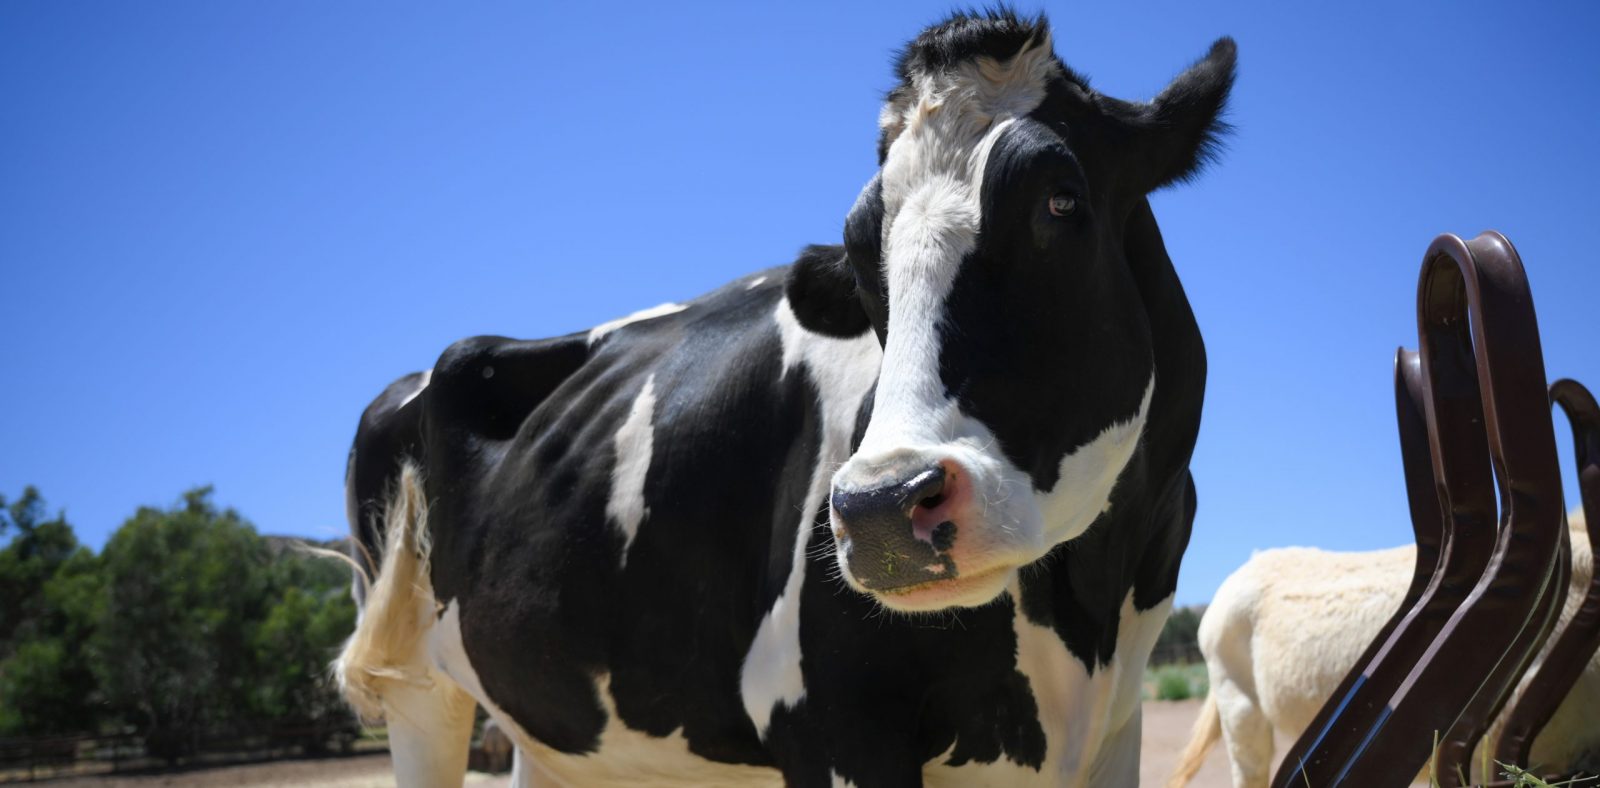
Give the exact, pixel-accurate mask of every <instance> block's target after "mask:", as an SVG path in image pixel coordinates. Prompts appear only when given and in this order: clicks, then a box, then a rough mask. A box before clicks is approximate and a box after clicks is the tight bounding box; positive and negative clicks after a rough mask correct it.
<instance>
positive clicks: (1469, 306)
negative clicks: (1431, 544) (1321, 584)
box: [1341, 232, 1561, 786]
mask: <svg viewBox="0 0 1600 788" xmlns="http://www.w3.org/2000/svg"><path fill="white" fill-rule="evenodd" d="M1417 317H1418V328H1419V334H1420V339H1421V344H1422V360H1423V368H1424V371H1425V373H1426V376H1427V377H1426V379H1427V383H1428V385H1427V390H1428V392H1429V396H1428V398H1427V403H1428V412H1429V417H1430V423H1432V424H1433V426H1434V429H1433V431H1432V433H1431V436H1430V437H1431V438H1432V439H1433V444H1432V445H1433V449H1434V451H1433V456H1434V474H1435V476H1436V477H1438V478H1439V479H1441V480H1443V482H1444V484H1443V489H1444V492H1445V498H1444V500H1445V503H1446V506H1447V510H1448V511H1449V513H1450V518H1451V519H1454V520H1455V521H1456V530H1457V535H1458V536H1460V532H1461V531H1463V530H1464V529H1465V528H1471V527H1473V526H1474V525H1487V523H1486V522H1484V521H1482V520H1480V518H1481V516H1482V514H1483V513H1484V512H1485V511H1487V512H1493V511H1494V509H1493V505H1492V504H1493V502H1492V501H1490V507H1489V508H1487V509H1485V508H1484V507H1483V501H1482V491H1481V490H1478V489H1474V488H1472V487H1470V486H1468V485H1466V484H1453V483H1452V481H1453V479H1454V480H1456V481H1475V478H1468V479H1465V480H1463V479H1456V478H1455V477H1456V476H1457V472H1458V471H1460V470H1463V469H1466V470H1468V471H1469V474H1468V477H1474V476H1475V474H1476V471H1477V470H1478V469H1479V468H1480V467H1481V464H1482V460H1481V456H1482V445H1481V444H1479V445H1476V446H1474V445H1472V444H1471V443H1464V442H1461V441H1458V440H1456V438H1459V437H1461V435H1460V434H1451V433H1449V432H1447V431H1446V426H1447V425H1446V424H1445V422H1444V421H1442V420H1441V419H1439V418H1437V417H1438V416H1439V415H1440V414H1439V412H1438V411H1439V410H1440V409H1441V408H1442V407H1444V406H1445V405H1446V404H1447V401H1448V400H1447V398H1448V397H1449V395H1450V394H1455V393H1459V392H1460V391H1461V389H1460V388H1459V383H1460V381H1458V380H1452V376H1455V375H1458V374H1460V373H1463V372H1466V371H1467V370H1470V369H1471V368H1472V365H1471V364H1470V361H1469V363H1468V364H1465V365H1463V364H1460V363H1459V362H1460V361H1463V360H1467V359H1469V358H1470V359H1471V360H1475V361H1476V362H1477V363H1476V372H1477V375H1476V377H1477V382H1478V387H1479V388H1480V389H1481V392H1482V411H1483V419H1484V421H1483V424H1484V426H1485V427H1486V428H1487V437H1488V448H1489V458H1490V462H1491V463H1492V465H1493V467H1494V470H1495V476H1496V481H1497V482H1498V485H1497V488H1496V492H1497V493H1498V498H1499V500H1500V503H1501V508H1502V511H1501V519H1500V527H1499V532H1498V534H1497V537H1496V539H1495V546H1494V552H1493V554H1492V555H1491V557H1490V560H1489V566H1488V569H1487V570H1486V571H1485V572H1484V575H1483V577H1482V578H1481V579H1480V580H1479V581H1478V583H1477V585H1476V586H1475V587H1474V588H1473V590H1472V592H1471V593H1470V594H1469V595H1468V598H1467V599H1466V601H1465V602H1463V603H1462V605H1461V606H1460V607H1459V608H1457V609H1456V611H1455V613H1454V614H1453V615H1452V616H1451V617H1450V619H1449V620H1448V621H1447V622H1446V623H1445V628H1444V630H1443V631H1442V632H1441V633H1440V634H1439V636H1438V637H1437V638H1435V639H1434V642H1433V644H1432V645H1431V646H1430V647H1429V648H1428V650H1427V651H1426V652H1425V653H1424V654H1423V656H1422V658H1421V660H1420V661H1419V662H1418V664H1416V665H1415V666H1413V667H1412V669H1411V671H1410V674H1409V675H1408V676H1407V677H1406V679H1405V680H1404V681H1403V682H1402V683H1401V685H1400V689H1399V690H1398V691H1397V692H1396V693H1395V694H1394V696H1393V697H1392V698H1391V699H1390V701H1389V703H1388V706H1389V708H1391V709H1392V710H1393V711H1392V713H1391V714H1390V715H1389V716H1388V717H1387V718H1386V719H1384V720H1382V721H1381V722H1380V724H1379V726H1377V727H1375V728H1374V729H1373V730H1372V731H1371V733H1370V734H1369V737H1368V740H1367V742H1366V743H1364V744H1363V746H1362V747H1361V748H1360V750H1358V752H1357V757H1356V758H1354V759H1353V760H1352V761H1351V762H1350V763H1349V764H1348V765H1347V768H1346V770H1345V771H1344V772H1343V773H1342V775H1341V776H1342V777H1343V778H1345V779H1348V780H1349V781H1350V783H1349V784H1351V785H1378V784H1380V782H1392V781H1394V780H1395V776H1394V775H1395V773H1396V772H1397V771H1398V772H1401V773H1402V774H1403V777H1402V778H1401V779H1402V780H1407V779H1409V778H1410V776H1411V774H1414V773H1415V771H1416V770H1417V769H1420V768H1421V767H1422V765H1423V764H1424V763H1425V762H1426V761H1427V759H1428V754H1429V750H1430V739H1431V734H1432V733H1433V732H1435V731H1438V732H1440V733H1441V734H1442V737H1441V740H1440V744H1439V747H1438V752H1437V754H1436V758H1437V759H1438V763H1439V765H1440V768H1439V778H1440V783H1441V785H1444V786H1451V785H1455V784H1459V783H1458V780H1461V778H1462V777H1463V776H1464V775H1463V771H1464V770H1463V769H1461V768H1460V767H1461V766H1463V765H1465V764H1466V762H1467V758H1468V757H1469V756H1470V754H1471V750H1472V746H1473V744H1474V743H1475V742H1476V741H1477V739H1478V738H1479V737H1481V736H1482V734H1483V730H1484V729H1485V728H1486V727H1487V726H1488V722H1489V719H1490V718H1491V717H1492V716H1493V715H1494V714H1495V712H1497V711H1498V710H1499V708H1500V705H1501V704H1502V703H1503V702H1504V700H1505V695H1506V693H1507V692H1508V691H1509V689H1510V686H1511V683H1512V682H1514V681H1515V679H1516V677H1517V676H1518V675H1520V674H1521V672H1522V670H1523V668H1524V666H1525V665H1526V663H1527V661H1528V659H1529V658H1530V657H1531V656H1532V654H1533V653H1534V651H1536V650H1537V649H1538V647H1539V644H1540V643H1541V642H1542V641H1543V639H1544V637H1545V636H1546V635H1547V634H1548V632H1549V628H1550V626H1551V624H1552V622H1553V618H1554V610H1555V606H1556V605H1558V604H1559V602H1558V601H1557V600H1558V597H1559V594H1558V593H1557V589H1555V588H1553V583H1552V581H1553V580H1554V579H1555V576H1556V574H1557V572H1556V569H1555V567H1556V566H1557V565H1558V563H1559V562H1558V558H1559V555H1560V544H1561V482H1560V475H1559V470H1558V468H1557V464H1556V452H1555V435H1554V432H1553V431H1552V429H1551V425H1550V417H1549V410H1548V407H1549V406H1548V400H1547V399H1546V397H1547V394H1546V390H1545V383H1544V381H1545V375H1544V356H1543V352H1542V350H1541V346H1540V342H1539V329H1538V322H1537V319H1536V318H1535V316H1534V311H1533V298H1532V294H1531V293H1530V292H1529V290H1528V282H1527V276H1526V274H1525V272H1524V271H1523V268H1522V261H1521V259H1520V258H1519V257H1518V256H1517V253H1516V250H1515V249H1514V248H1513V247H1512V246H1511V242H1510V241H1507V240H1506V239H1505V237H1504V236H1501V235H1500V234H1498V233H1492V232H1490V233H1484V234H1482V235H1479V236H1478V237H1477V238H1474V239H1473V240H1472V241H1471V242H1467V243H1464V242H1462V241H1461V239H1459V238H1457V237H1455V236H1452V235H1446V236H1441V237H1440V238H1438V239H1436V240H1435V241H1434V243H1433V245H1432V246H1431V247H1429V250H1428V253H1427V255H1426V256H1425V257H1424V261H1423V270H1422V277H1421V282H1420V284H1419V286H1418V305H1417ZM1446 387H1449V388H1450V389H1453V390H1450V391H1448V393H1447V392H1445V391H1441V390H1440V389H1441V388H1446ZM1449 404H1451V405H1462V404H1464V403H1461V402H1451V403H1449ZM1456 415H1457V416H1459V415H1461V414H1460V413H1457V414H1456ZM1464 432H1468V433H1470V434H1472V435H1473V437H1476V435H1480V434H1482V432H1483V431H1482V430H1471V431H1464ZM1489 522H1492V520H1491V521H1489ZM1553 602H1554V603H1555V604H1552V603H1553ZM1479 677H1481V680H1475V679H1479ZM1408 701H1409V702H1408ZM1380 731H1381V732H1383V733H1384V735H1383V736H1381V737H1379V736H1377V734H1378V733H1379V732H1380ZM1463 781H1464V780H1463Z"/></svg>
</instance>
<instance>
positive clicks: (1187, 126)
mask: <svg viewBox="0 0 1600 788" xmlns="http://www.w3.org/2000/svg"><path fill="white" fill-rule="evenodd" d="M1236 60H1237V55H1236V47H1235V46H1234V43H1233V39H1232V38H1228V37H1226V36H1224V37H1223V38H1219V39H1217V41H1216V43H1214V44H1212V45H1211V51H1210V52H1208V53H1206V56H1205V57H1203V58H1201V59H1200V60H1199V62H1197V63H1195V64H1194V65H1192V66H1190V67H1189V68H1188V70H1186V71H1184V72H1183V73H1182V74H1179V75H1178V77H1177V79H1174V80H1172V84H1170V85H1168V86H1167V87H1166V89H1165V90H1163V91H1161V95H1159V96H1156V98H1155V100H1154V101H1151V102H1150V103H1149V104H1136V105H1123V106H1122V107H1120V108H1119V109H1121V110H1122V111H1120V112H1115V113H1114V114H1117V115H1120V116H1121V119H1122V120H1123V121H1124V122H1125V123H1126V124H1128V126H1129V127H1130V129H1129V131H1130V133H1131V137H1132V139H1131V140H1130V141H1131V143H1132V144H1131V148H1132V152H1133V156H1134V159H1135V161H1134V162H1133V163H1132V166H1131V168H1130V169H1131V170H1132V171H1133V172H1134V173H1136V175H1135V177H1136V178H1137V179H1138V181H1139V183H1138V184H1137V186H1138V187H1139V190H1140V191H1144V192H1151V191H1154V190H1156V189H1159V188H1161V187H1163V186H1167V185H1169V184H1172V183H1177V182H1181V181H1186V180H1189V179H1190V178H1193V177H1194V176H1195V175H1196V174H1197V173H1198V172H1199V171H1200V170H1201V168H1203V167H1204V166H1205V165H1206V163H1207V162H1209V161H1211V160H1212V159H1214V158H1216V155H1217V153H1218V151H1219V149H1220V148H1221V145H1222V137H1223V136H1224V135H1226V134H1227V133H1228V130H1229V128H1230V127H1229V126H1228V124H1227V123H1226V122H1225V121H1223V119H1222V115H1223V111H1224V109H1225V107H1226V106H1227V103H1228V93H1229V92H1230V91H1231V90H1232V89H1233V76H1234V63H1235V61H1236Z"/></svg>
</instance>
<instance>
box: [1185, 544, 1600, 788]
mask: <svg viewBox="0 0 1600 788" xmlns="http://www.w3.org/2000/svg"><path fill="white" fill-rule="evenodd" d="M1571 525H1572V546H1573V572H1572V580H1571V583H1570V584H1569V586H1568V595H1567V600H1566V604H1565V606H1564V608H1563V610H1562V615H1561V625H1562V626H1565V624H1566V622H1567V621H1568V620H1570V619H1571V618H1572V615H1573V613H1574V612H1575V611H1576V610H1577V607H1578V604H1579V603H1580V602H1581V600H1582V595H1583V593H1584V592H1585V591H1586V590H1587V587H1588V584H1589V578H1590V577H1591V575H1592V573H1593V557H1592V555H1591V551H1590V547H1589V541H1588V538H1587V536H1586V535H1585V533H1584V526H1583V517H1582V515H1581V513H1575V514H1574V515H1572V518H1571ZM1415 556H1416V547H1415V546H1414V545H1407V546H1404V547H1396V548H1391V549H1388V550H1375V551H1371V552H1359V553H1341V552H1332V551H1328V550H1319V549H1315V548H1307V547H1288V548H1279V549H1273V550H1264V551H1261V552H1259V553H1256V554H1255V555H1254V556H1252V557H1251V558H1250V560H1249V561H1248V562H1246V563H1245V564H1244V566H1242V567H1240V568H1239V569H1238V570H1237V571H1235V572H1234V573H1233V574H1232V575H1230V576H1229V577H1228V579H1227V580H1226V581H1224V582H1223V584H1222V587H1221V588H1220V589H1218V591H1217V595H1216V598H1215V599H1214V600H1213V601H1212V604H1211V606H1210V608H1209V609H1207V610H1206V613H1205V616H1204V618H1203V619H1202V620H1201V622H1200V630H1199V640H1200V650H1201V653H1202V654H1203V655H1204V656H1205V659H1206V665H1207V671H1208V673H1209V674H1210V678H1211V684H1212V687H1213V689H1214V691H1215V696H1214V700H1215V702H1216V703H1217V705H1218V709H1219V713H1220V715H1221V721H1222V729H1223V735H1224V737H1225V738H1226V739H1227V742H1228V749H1229V754H1230V759H1231V760H1232V761H1233V764H1232V765H1233V767H1234V773H1235V777H1236V780H1238V781H1240V782H1242V783H1243V784H1254V783H1256V782H1257V781H1258V780H1259V779H1260V775H1262V774H1264V773H1265V772H1266V771H1267V770H1268V769H1269V768H1270V761H1271V757H1272V743H1271V741H1270V736H1269V735H1267V734H1266V733H1264V732H1263V731H1264V730H1265V726H1266V725H1267V724H1268V723H1270V726H1271V728H1272V729H1274V730H1276V731H1277V733H1278V734H1279V735H1280V736H1281V737H1284V738H1287V739H1289V740H1292V739H1295V738H1297V737H1299V735H1300V733H1301V732H1302V731H1304V730H1305V729H1306V727H1308V726H1309V725H1310V724H1311V721H1312V719H1313V718H1314V717H1315V716H1316V714H1317V711H1318V710H1319V709H1320V708H1321V707H1322V704H1323V703H1324V702H1326V701H1327V699H1328V697H1329V696H1330V695H1332V694H1333V691H1334V689H1336V688H1337V687H1338V684H1339V682H1340V680H1342V679H1343V678H1344V675H1345V673H1347V672H1348V671H1349V670H1350V668H1351V667H1352V666H1353V665H1354V664H1355V662H1356V660H1357V659H1358V658H1359V657H1360V656H1361V654H1362V652H1363V651H1365V650H1366V647H1367V644H1368V643H1369V642H1370V641H1371V640H1372V638H1373V637H1374V636H1375V635H1376V634H1377V633H1378V630H1379V629H1381V628H1382V627H1383V624H1384V622H1386V621H1387V620H1388V619H1389V617H1390V616H1391V615H1392V614H1393V613H1394V612H1395V610H1396V609H1397V608H1398V607H1399V605H1400V600H1401V598H1402V597H1403V596H1404V595H1405V591H1406V588H1407V587H1408V586H1409V585H1410V582H1411V574H1412V570H1413V567H1414V563H1415ZM1554 641H1555V638H1551V640H1550V641H1549V642H1548V643H1547V644H1546V645H1545V650H1546V651H1547V650H1548V649H1549V648H1550V647H1551V646H1552V645H1553V644H1554ZM1544 655H1545V651H1541V652H1540V654H1539V656H1538V658H1537V659H1538V662H1542V661H1543V659H1544ZM1519 690H1520V687H1519ZM1263 718H1264V720H1263ZM1495 733H1496V731H1491V734H1490V738H1491V739H1492V738H1493V737H1494V734H1495ZM1586 754H1587V757H1586ZM1532 755H1533V762H1534V763H1535V764H1555V765H1560V766H1563V767H1571V766H1573V765H1575V764H1577V763H1579V762H1588V760H1589V759H1591V758H1594V757H1597V756H1600V657H1596V658H1594V659H1591V660H1590V662H1589V664H1588V666H1587V668H1586V669H1585V671H1584V674H1583V676H1582V677H1581V678H1580V679H1579V681H1578V684H1577V686H1576V687H1575V688H1574V689H1573V691H1572V693H1571V694H1570V695H1569V696H1568V697H1567V699H1566V700H1565V701H1564V702H1563V703H1562V705H1561V707H1560V708H1559V709H1558V710H1557V712H1556V715H1555V717H1554V718H1553V719H1552V720H1551V722H1550V724H1549V725H1548V726H1546V728H1545V730H1544V732H1543V733H1542V734H1541V735H1540V737H1539V738H1538V739H1537V740H1536V741H1535V744H1534V749H1533V754H1532Z"/></svg>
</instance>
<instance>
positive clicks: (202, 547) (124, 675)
mask: <svg viewBox="0 0 1600 788" xmlns="http://www.w3.org/2000/svg"><path fill="white" fill-rule="evenodd" d="M100 558H101V565H102V579H103V582H104V586H105V591H104V594H103V595H102V598H101V604H99V605H98V607H97V610H96V612H97V615H96V620H95V625H94V633H93V635H92V636H91V640H90V642H91V645H92V648H91V651H92V660H93V668H94V675H95V678H96V679H97V680H98V683H99V687H100V691H101V692H102V693H103V695H104V697H105V698H106V700H107V701H108V703H109V704H110V706H111V707H112V708H113V709H115V710H117V711H118V712H119V713H121V714H122V715H123V716H124V717H125V718H126V719H128V720H129V721H130V722H133V723H134V724H135V725H137V726H138V727H139V728H140V729H141V730H142V731H143V732H144V734H145V737H146V743H147V746H148V747H149V748H150V749H151V750H152V751H153V752H155V753H157V754H160V755H165V756H167V757H169V758H172V757H176V756H177V755H180V754H183V753H184V752H186V751H188V750H189V749H190V748H191V747H192V745H193V743H194V741H195V737H196V735H197V734H198V732H199V731H200V730H201V729H203V728H206V727H209V726H215V725H224V724H228V723H233V722H237V721H239V720H241V719H243V718H246V717H248V716H249V714H248V712H249V710H250V707H251V697H250V696H251V693H252V691H253V689H254V688H255V684H256V675H255V674H256V670H255V669H256V665H255V659H254V649H253V646H254V644H255V642H256V630H257V628H258V627H259V624H260V622H261V621H262V620H263V619H264V618H265V617H266V612H267V609H268V607H269V606H270V604H271V602H270V593H271V591H272V588H271V582H270V579H271V576H270V572H269V571H268V567H267V564H268V550H267V546H266V543H265V542H264V541H263V540H262V539H261V537H260V536H258V535H257V534H256V532H255V529H254V528H253V527H252V526H251V525H250V524H249V523H247V522H245V521H244V519H243V518H241V517H240V516H239V514H238V513H237V512H235V511H233V510H232V509H226V510H222V511H218V509H217V508H216V506H215V505H213V504H212V502H211V488H210V487H201V488H198V489H195V490H191V491H189V492H187V493H185V494H184V496H183V501H182V502H181V503H180V504H179V505H178V506H175V507H173V508H171V509H156V508H151V507H142V508H140V509H139V511H138V512H137V513H136V514H134V516H133V517H132V518H130V519H129V520H128V521H127V522H126V523H124V524H123V525H122V527H121V528H119V529H118V530H117V532H116V533H115V534H114V535H113V536H112V537H111V539H110V541H108V542H107V543H106V547H105V550H104V551H103V552H102V553H101V557H100Z"/></svg>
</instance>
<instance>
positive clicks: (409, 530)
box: [334, 461, 433, 721]
mask: <svg viewBox="0 0 1600 788" xmlns="http://www.w3.org/2000/svg"><path fill="white" fill-rule="evenodd" d="M383 534H384V537H383V540H384V544H383V555H382V556H381V558H380V560H381V563H378V564H377V567H378V570H377V576H376V577H369V578H366V586H367V594H366V601H365V604H364V605H362V608H361V616H360V618H359V619H358V620H357V621H356V631H355V633H354V634H352V635H351V636H350V639H349V640H348V641H346V642H345V644H344V651H342V652H341V653H340V654H339V659H338V660H337V661H336V662H334V673H335V676H336V677H337V678H338V680H339V689H340V690H341V691H342V692H343V693H344V697H345V700H346V701H347V702H349V704H350V705H351V706H353V707H355V710H356V712H357V713H358V714H360V715H361V717H362V718H363V719H365V720H368V721H375V720H378V719H380V718H382V717H383V694H384V690H385V688H386V687H388V686H390V685H392V684H394V683H396V682H402V683H405V684H410V685H414V686H424V687H425V686H427V685H428V684H429V683H430V682H431V678H430V677H429V675H428V670H427V668H426V667H425V665H426V663H425V662H423V661H422V660H421V659H420V656H421V654H420V649H421V647H422V637H423V635H425V634H426V633H427V629H428V625H429V623H431V617H430V616H429V613H431V612H432V600H433V584H432V582H431V581H430V580H429V577H428V500H427V496H426V494H425V493H424V492H423V488H422V473H421V471H419V470H417V467H416V466H415V465H414V464H412V463H411V462H409V461H408V462H405V463H403V464H402V465H401V467H400V475H399V478H398V479H397V480H396V481H395V485H394V489H393V491H392V494H391V495H390V497H389V500H388V502H387V505H386V507H385V509H384V514H383ZM369 565H372V564H371V562H369Z"/></svg>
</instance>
